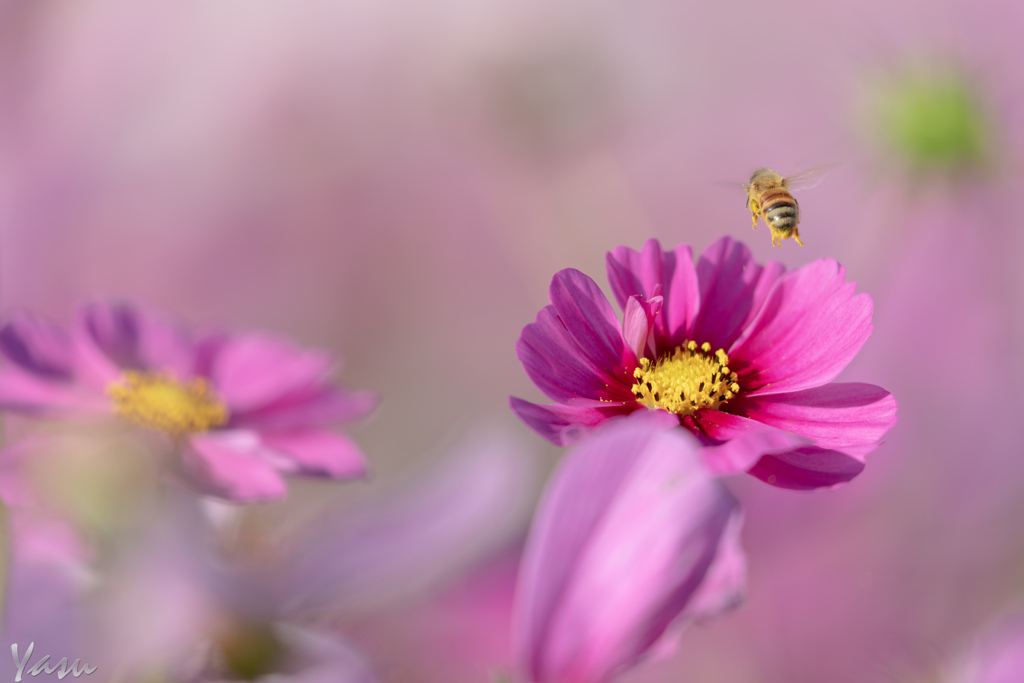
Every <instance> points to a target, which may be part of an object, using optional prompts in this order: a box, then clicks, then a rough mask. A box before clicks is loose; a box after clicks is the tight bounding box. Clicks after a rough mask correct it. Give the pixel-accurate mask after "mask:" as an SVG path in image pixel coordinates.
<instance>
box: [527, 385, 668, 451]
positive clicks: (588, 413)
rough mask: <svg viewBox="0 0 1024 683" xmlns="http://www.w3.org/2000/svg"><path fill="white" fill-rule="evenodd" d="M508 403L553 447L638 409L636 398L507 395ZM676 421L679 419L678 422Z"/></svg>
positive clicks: (562, 444)
mask: <svg viewBox="0 0 1024 683" xmlns="http://www.w3.org/2000/svg"><path fill="white" fill-rule="evenodd" d="M508 401H509V405H510V406H511V407H512V412H514V413H515V414H516V415H517V416H518V417H519V419H520V420H522V421H523V422H525V423H526V424H527V426H529V427H530V428H531V429H533V430H534V431H535V432H537V433H538V434H540V435H541V436H543V437H544V438H545V439H547V440H548V441H550V442H551V443H553V444H555V445H556V446H572V445H574V444H576V443H577V442H578V441H579V440H580V439H581V438H583V437H584V436H585V435H586V434H587V432H588V431H589V429H590V428H591V427H596V426H597V425H599V424H601V423H602V422H604V421H605V420H607V419H609V418H611V417H615V416H618V415H625V414H629V413H630V412H633V411H634V410H637V409H638V404H637V403H636V401H630V402H627V403H621V402H615V403H611V402H608V401H592V400H588V399H573V402H572V403H571V404H558V403H555V404H550V405H543V406H542V405H537V404H536V403H530V402H529V401H524V400H523V399H521V398H516V397H515V396H510V397H509V399H508ZM677 424H678V422H677Z"/></svg>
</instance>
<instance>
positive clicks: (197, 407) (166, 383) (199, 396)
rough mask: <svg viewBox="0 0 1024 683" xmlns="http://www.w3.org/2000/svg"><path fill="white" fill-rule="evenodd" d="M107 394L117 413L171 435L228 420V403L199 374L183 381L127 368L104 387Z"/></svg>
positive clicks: (220, 423) (216, 425)
mask: <svg viewBox="0 0 1024 683" xmlns="http://www.w3.org/2000/svg"><path fill="white" fill-rule="evenodd" d="M107 395H108V396H110V400H111V402H112V403H113V406H114V413H115V414H116V415H120V416H121V417H124V418H125V419H127V420H128V421H129V422H134V423H135V424H137V425H141V426H143V427H148V428H150V429H156V430H159V431H161V432H166V433H167V434H170V435H172V436H181V435H183V434H191V433H195V432H205V431H208V430H210V429H213V428H214V427H219V426H221V425H222V424H224V423H225V422H227V421H228V409H227V407H226V406H225V405H224V404H223V403H221V402H220V401H218V400H217V397H216V396H215V395H214V393H213V391H212V390H211V388H210V384H209V382H207V381H206V380H204V379H202V378H199V377H197V378H193V379H191V380H189V381H188V382H187V383H185V384H182V383H181V382H178V381H177V380H175V379H174V378H172V377H169V376H167V375H162V374H158V373H149V372H133V371H131V370H128V371H126V372H125V373H124V376H123V378H122V380H121V381H120V382H115V383H113V384H111V385H110V386H108V387H107Z"/></svg>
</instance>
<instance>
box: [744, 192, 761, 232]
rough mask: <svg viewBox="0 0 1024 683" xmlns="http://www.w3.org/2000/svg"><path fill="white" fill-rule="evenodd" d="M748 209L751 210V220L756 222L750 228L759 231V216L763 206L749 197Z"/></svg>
mask: <svg viewBox="0 0 1024 683" xmlns="http://www.w3.org/2000/svg"><path fill="white" fill-rule="evenodd" d="M747 208H749V209H750V218H751V219H753V221H754V224H753V225H752V226H750V227H751V229H753V230H757V214H759V213H761V204H760V202H758V201H757V200H756V199H751V198H750V197H747Z"/></svg>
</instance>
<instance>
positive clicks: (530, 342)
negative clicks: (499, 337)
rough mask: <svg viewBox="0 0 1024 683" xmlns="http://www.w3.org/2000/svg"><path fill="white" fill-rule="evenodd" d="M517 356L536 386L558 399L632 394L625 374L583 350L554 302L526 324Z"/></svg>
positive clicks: (619, 397)
mask: <svg viewBox="0 0 1024 683" xmlns="http://www.w3.org/2000/svg"><path fill="white" fill-rule="evenodd" d="M616 330H618V324H617V323H616ZM616 334H619V335H620V344H621V345H622V347H623V348H625V342H624V341H622V340H621V333H619V332H616ZM516 357H517V358H519V362H520V363H522V364H523V368H524V369H525V370H526V374H527V375H529V376H530V379H532V380H533V381H534V383H535V384H536V385H537V387H538V388H539V389H540V390H541V391H543V392H544V393H545V394H546V395H547V396H548V397H550V398H552V399H554V400H555V401H562V402H565V401H569V400H571V399H574V398H591V399H600V398H611V399H614V400H620V401H621V400H627V399H628V398H629V397H631V396H632V394H630V392H629V387H628V386H626V384H625V379H626V378H625V377H624V376H622V375H615V374H612V367H603V366H600V365H596V364H594V363H593V362H592V361H591V360H590V358H589V357H588V356H586V355H584V354H583V352H582V350H581V349H580V345H579V342H577V340H576V339H575V338H574V337H573V336H572V334H571V333H570V331H569V330H568V328H567V327H566V326H565V323H564V322H563V321H562V319H561V318H560V317H559V315H558V312H557V311H556V310H555V307H554V306H545V307H544V308H542V309H541V310H540V312H539V313H537V320H536V321H535V322H533V323H530V324H529V325H527V326H526V327H524V328H523V332H522V334H521V335H520V336H519V340H518V341H517V342H516ZM630 384H632V382H630Z"/></svg>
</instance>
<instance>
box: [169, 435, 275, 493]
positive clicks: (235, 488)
mask: <svg viewBox="0 0 1024 683" xmlns="http://www.w3.org/2000/svg"><path fill="white" fill-rule="evenodd" d="M189 446H190V447H187V448H185V449H184V452H183V453H182V461H183V464H184V467H185V473H186V475H187V476H188V478H189V481H190V483H192V484H193V485H194V486H196V487H197V488H198V489H199V490H201V491H203V492H204V493H209V494H211V495H214V496H219V497H220V498H224V499H225V500H229V501H233V502H238V503H252V502H256V501H265V500H277V499H280V498H284V495H285V492H286V488H285V483H284V479H282V478H281V475H280V474H278V472H277V470H276V469H275V468H274V467H273V466H272V465H271V464H270V462H271V459H272V458H274V457H275V456H274V454H273V453H268V452H267V451H266V449H265V448H264V447H263V445H262V444H261V442H260V439H259V437H258V436H257V435H256V434H254V433H253V432H246V431H222V432H209V433H206V434H197V435H194V436H192V438H190V439H189Z"/></svg>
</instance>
